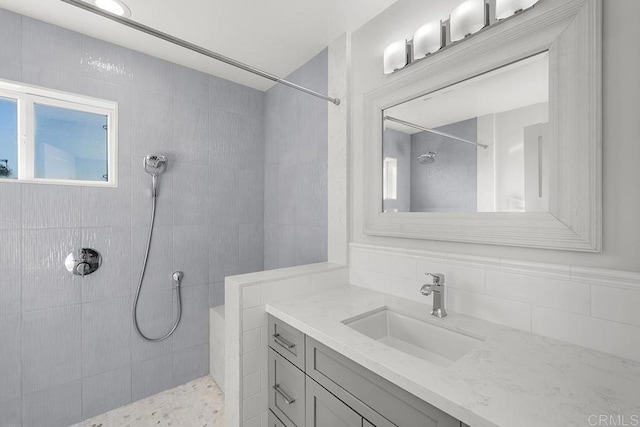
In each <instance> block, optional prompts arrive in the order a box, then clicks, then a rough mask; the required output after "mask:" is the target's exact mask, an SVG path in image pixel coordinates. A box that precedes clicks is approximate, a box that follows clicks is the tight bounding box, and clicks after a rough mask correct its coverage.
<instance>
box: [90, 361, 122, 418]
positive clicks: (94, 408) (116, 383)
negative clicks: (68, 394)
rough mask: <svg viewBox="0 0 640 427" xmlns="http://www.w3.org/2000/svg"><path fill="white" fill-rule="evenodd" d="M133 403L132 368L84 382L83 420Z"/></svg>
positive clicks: (104, 374)
mask: <svg viewBox="0 0 640 427" xmlns="http://www.w3.org/2000/svg"><path fill="white" fill-rule="evenodd" d="M129 403H131V366H129V365H128V366H124V367H122V368H120V369H116V370H114V371H109V372H105V373H103V374H100V375H96V376H93V377H88V378H84V379H83V380H82V418H83V419H87V418H91V417H94V416H96V415H98V414H102V413H103V412H107V411H110V410H112V409H115V408H118V407H120V406H124V405H127V404H129Z"/></svg>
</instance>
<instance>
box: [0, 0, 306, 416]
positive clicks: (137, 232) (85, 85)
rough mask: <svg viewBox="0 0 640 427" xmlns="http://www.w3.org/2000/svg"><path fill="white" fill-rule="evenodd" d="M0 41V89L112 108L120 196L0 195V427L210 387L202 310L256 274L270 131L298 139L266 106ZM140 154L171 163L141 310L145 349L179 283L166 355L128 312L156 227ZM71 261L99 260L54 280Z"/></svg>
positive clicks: (6, 21)
mask: <svg viewBox="0 0 640 427" xmlns="http://www.w3.org/2000/svg"><path fill="white" fill-rule="evenodd" d="M0 38H1V39H2V40H4V41H5V43H3V44H2V45H0V77H1V78H5V79H13V80H18V81H23V82H25V83H29V84H35V85H38V86H44V87H48V88H52V89H58V90H65V91H69V92H72V93H78V94H84V95H87V96H93V97H97V98H102V99H108V100H112V101H115V102H117V103H118V178H119V179H118V187H117V188H91V187H77V186H60V185H33V184H22V185H15V184H8V183H2V182H0V187H1V188H0V191H1V192H2V194H3V200H5V201H6V200H9V201H10V203H2V204H0V271H2V272H3V277H4V278H5V280H3V281H1V282H0V316H5V317H2V320H3V324H2V327H0V329H1V330H0V334H1V335H2V336H1V337H0V338H2V342H10V343H11V344H10V345H9V346H3V347H2V349H0V353H1V354H0V359H2V361H3V363H4V364H2V365H0V371H1V372H0V378H2V380H3V381H2V383H1V385H0V425H2V426H5V425H7V426H11V425H13V424H17V425H20V424H21V423H22V420H21V419H22V416H23V415H24V416H25V419H24V424H25V425H47V426H55V425H68V424H70V423H72V422H76V421H79V420H80V419H81V418H86V417H88V416H91V415H95V414H97V413H98V412H101V411H104V410H107V409H111V408H113V407H115V406H118V405H121V404H124V403H127V402H129V401H131V399H138V398H141V397H145V396H148V395H149V394H153V393H157V392H160V391H162V390H165V389H166V388H168V387H171V386H172V385H174V384H177V383H182V382H185V381H188V380H191V379H194V378H196V377H198V376H202V375H205V374H206V373H207V371H208V338H209V337H208V318H209V316H208V308H209V307H210V306H211V305H212V304H215V305H219V304H222V303H224V277H225V276H228V275H232V274H237V273H238V272H240V271H253V270H256V269H261V268H262V266H263V265H264V264H263V256H264V247H263V242H262V240H264V232H263V231H262V227H263V225H262V224H263V221H264V216H265V214H264V185H263V181H264V178H265V174H264V167H265V161H266V160H265V156H266V155H267V154H269V153H267V151H266V149H265V143H266V141H265V133H266V132H267V129H266V123H265V119H266V118H267V117H274V118H276V119H277V120H278V121H279V122H278V123H275V121H272V123H271V124H270V126H269V130H270V132H271V134H272V135H280V134H282V133H283V132H284V133H285V134H286V135H287V136H288V137H289V140H290V143H291V145H292V146H295V143H296V141H295V138H296V133H295V130H294V129H285V130H284V131H281V128H283V127H287V126H284V125H285V124H287V123H289V122H290V121H291V118H290V117H286V116H285V115H283V113H282V111H278V114H277V115H269V116H267V115H265V111H264V109H265V105H266V97H265V94H264V93H263V92H261V91H258V90H255V89H250V88H247V87H244V86H241V85H238V84H236V83H232V82H228V81H225V80H223V79H219V78H216V77H212V76H209V75H207V74H204V73H200V72H198V71H194V70H190V69H187V68H184V67H181V66H178V65H175V64H171V63H168V62H166V61H163V60H160V59H157V58H152V57H149V56H146V55H143V54H140V53H138V52H134V51H131V50H128V49H124V48H122V47H119V46H116V45H112V44H109V43H106V42H104V41H100V40H96V39H93V38H91V37H87V36H84V35H80V34H78V33H74V32H71V31H69V30H66V29H63V28H60V27H55V26H52V25H49V24H45V23H42V22H39V21H36V20H33V19H31V18H26V17H22V16H20V15H16V14H13V13H11V12H7V11H5V10H2V9H0ZM52 42H53V44H52ZM289 93H290V92H286V91H283V92H282V94H283V98H282V100H283V101H282V102H284V103H286V105H287V107H288V108H289V109H290V110H291V111H293V112H295V111H296V110H297V100H296V101H295V102H291V101H290V100H289V99H288V98H287V96H285V95H288V94H289ZM278 99H280V98H278ZM296 99H297V98H296ZM309 126H310V125H309ZM309 128H310V127H309ZM279 139H280V138H279V137H278V138H272V141H276V142H277V141H279ZM315 139H317V138H315ZM278 144H279V142H278ZM277 147H278V145H277V144H276V150H273V151H274V152H273V153H271V154H270V155H271V156H272V157H273V158H274V159H276V161H277V159H278V152H277ZM147 154H161V155H166V156H168V158H169V163H168V167H167V172H166V173H165V174H164V175H163V176H162V177H161V179H160V187H159V195H158V200H157V218H156V228H155V231H154V238H153V242H152V246H151V253H150V259H149V266H148V270H147V274H146V277H145V281H144V284H143V291H142V294H141V296H140V305H139V309H140V310H139V312H140V313H139V314H140V315H139V321H140V326H141V328H142V329H143V331H144V332H145V333H147V334H149V335H151V336H159V335H161V334H164V333H166V332H167V331H168V330H169V329H170V327H171V326H172V325H173V322H174V320H175V316H176V314H177V306H176V302H177V301H176V291H175V289H174V287H173V281H172V280H171V273H172V272H173V271H174V270H178V269H179V270H182V271H184V272H185V280H184V283H183V284H184V288H183V291H184V294H185V295H184V297H185V300H184V318H183V319H182V322H183V323H182V324H181V326H180V329H178V332H176V334H175V335H174V336H172V337H171V338H169V339H168V340H166V341H163V342H161V343H148V342H146V341H143V340H142V339H141V338H140V337H138V335H137V334H136V332H135V331H134V328H133V323H132V319H131V311H130V310H131V303H132V301H131V300H132V294H133V292H134V291H135V288H136V285H137V282H138V277H139V273H140V270H141V268H142V258H143V255H144V250H145V244H146V238H147V232H148V226H149V224H150V215H151V192H150V189H151V177H150V176H149V175H147V174H146V173H145V172H144V170H143V168H142V159H143V157H144V156H145V155H147ZM297 156H298V155H297V154H296V155H295V156H293V157H292V158H294V159H297ZM275 166H277V162H276V163H275V164H274V170H276V169H275ZM241 169H242V172H241V171H240V170H241ZM276 176H277V175H276ZM276 188H277V183H276ZM275 206H276V212H277V206H278V205H277V200H276V205H275ZM241 209H242V211H241ZM241 213H242V214H241ZM276 220H277V218H276ZM241 221H242V222H243V223H245V224H247V225H246V226H243V228H242V232H241V231H240V227H239V224H240V222H241ZM82 246H85V247H92V248H95V249H96V250H98V251H99V252H101V254H102V256H103V264H102V267H101V268H100V269H99V270H98V271H97V272H95V273H94V274H92V275H90V276H87V277H84V278H80V277H76V276H72V275H71V274H69V273H68V272H67V271H66V270H65V269H64V259H65V258H66V256H67V254H68V253H69V252H71V251H72V250H74V249H78V248H80V247H82ZM7 319H12V321H11V322H9V321H8V320H7ZM5 320H6V322H5ZM15 322H18V327H16V328H15V329H14V328H11V330H10V331H7V330H5V329H2V328H3V327H6V326H7V325H12V324H13V323H15ZM16 334H17V335H16ZM16 339H19V342H18V343H17V344H16V343H14V341H15V340H16ZM174 359H175V361H176V362H175V364H174ZM129 367H131V368H129ZM128 369H131V371H130V372H131V373H130V375H127V373H128ZM5 371H6V372H5ZM127 376H128V377H129V379H127ZM83 392H84V393H83ZM83 401H84V414H82V413H81V410H82V404H83V403H82V402H83Z"/></svg>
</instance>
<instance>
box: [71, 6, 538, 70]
mask: <svg viewBox="0 0 640 427" xmlns="http://www.w3.org/2000/svg"><path fill="white" fill-rule="evenodd" d="M62 1H74V0H62ZM94 1H98V0H94ZM539 1H540V0H465V1H464V2H463V3H461V4H460V5H459V6H458V7H456V8H455V9H454V10H453V11H452V12H451V14H450V15H449V19H446V20H440V21H432V22H429V23H427V24H425V25H423V26H422V27H420V28H418V29H417V30H416V32H415V34H414V35H413V39H411V40H400V41H397V42H394V43H391V44H390V45H389V46H387V47H386V49H385V50H384V74H392V73H394V72H396V71H398V70H401V69H402V68H404V67H406V66H407V65H411V64H412V63H413V62H416V61H420V60H422V59H424V58H425V57H426V56H428V55H431V54H434V53H436V52H438V51H439V50H441V49H443V48H447V47H449V46H451V45H452V44H454V43H457V42H460V41H462V40H464V39H465V38H467V37H469V36H471V35H473V34H475V33H477V32H478V31H480V30H482V29H483V28H486V27H489V26H492V25H494V24H496V23H497V22H499V21H501V20H503V19H506V18H509V17H511V16H513V15H517V14H520V13H521V12H524V11H526V10H528V9H530V8H532V7H533V6H534V5H535V4H536V3H538V2H539Z"/></svg>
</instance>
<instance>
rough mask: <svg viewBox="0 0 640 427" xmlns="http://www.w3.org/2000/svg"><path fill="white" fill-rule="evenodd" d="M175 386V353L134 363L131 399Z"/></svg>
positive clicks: (141, 397) (134, 399) (140, 397)
mask: <svg viewBox="0 0 640 427" xmlns="http://www.w3.org/2000/svg"><path fill="white" fill-rule="evenodd" d="M172 386H173V354H172V353H169V354H166V355H164V356H161V357H156V358H155V359H149V360H145V361H142V362H137V363H134V364H133V366H132V370H131V399H132V400H133V401H136V400H138V399H143V398H145V397H147V396H151V395H153V394H156V393H160V392H161V391H163V390H166V389H168V388H170V387H172Z"/></svg>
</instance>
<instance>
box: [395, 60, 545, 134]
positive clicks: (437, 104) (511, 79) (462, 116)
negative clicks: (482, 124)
mask: <svg viewBox="0 0 640 427" xmlns="http://www.w3.org/2000/svg"><path fill="white" fill-rule="evenodd" d="M548 101H549V54H548V53H547V52H544V53H541V54H538V55H535V56H532V57H530V58H527V59H524V60H522V61H519V62H516V63H513V64H511V65H508V66H505V67H502V68H498V69H497V70H494V71H491V72H489V73H486V74H482V75H480V76H477V77H474V78H472V79H469V80H466V81H464V82H461V83H458V84H456V85H454V86H450V87H447V88H444V89H441V90H438V91H436V92H432V93H430V94H427V95H423V96H421V97H419V98H416V99H414V100H411V101H409V102H405V103H404V104H400V105H397V106H395V107H392V108H389V109H387V110H385V114H386V115H388V116H391V117H395V118H398V119H401V120H404V121H406V122H410V123H415V124H418V125H421V126H424V127H428V128H437V127H440V126H444V125H447V124H451V123H457V122H460V121H463V120H467V119H470V118H473V117H481V116H484V115H486V114H492V113H501V112H504V111H511V110H515V109H517V108H521V107H525V106H528V105H533V104H538V103H542V102H548ZM385 125H386V126H388V127H389V128H391V129H395V130H398V131H401V132H404V133H407V134H413V133H417V132H420V130H417V129H414V128H410V127H407V126H403V125H400V124H397V123H393V122H385Z"/></svg>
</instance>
